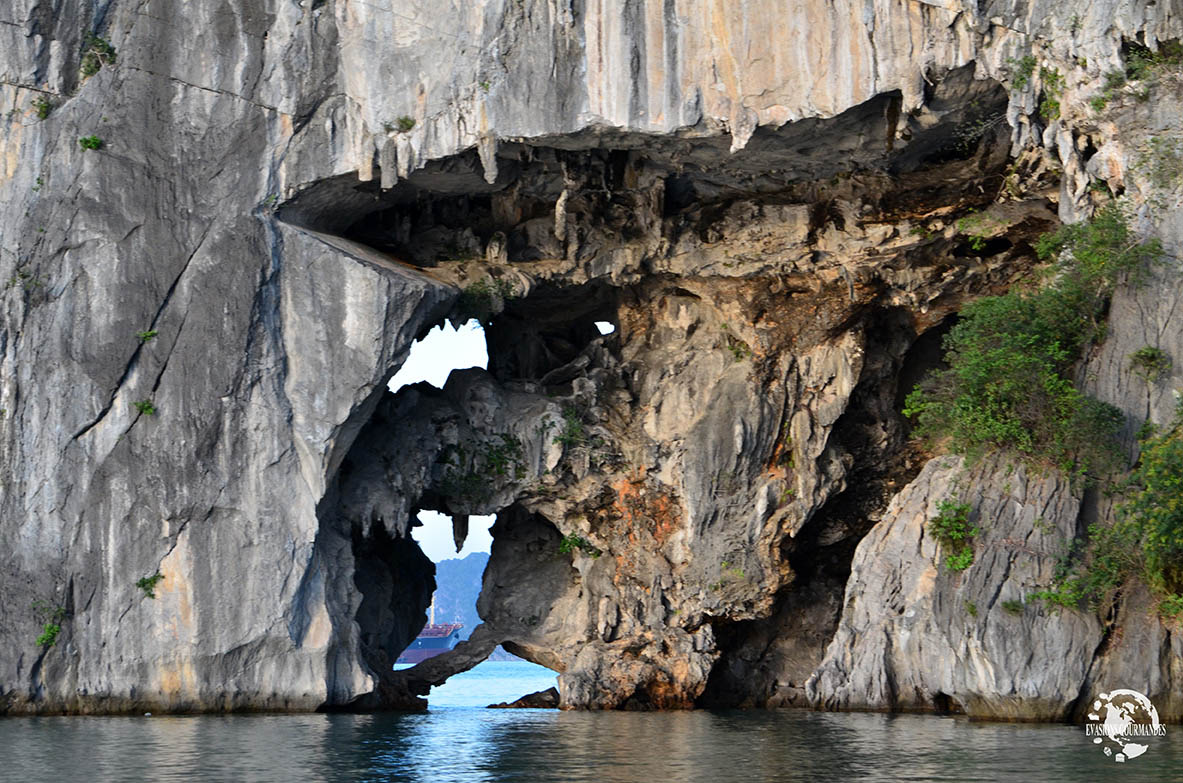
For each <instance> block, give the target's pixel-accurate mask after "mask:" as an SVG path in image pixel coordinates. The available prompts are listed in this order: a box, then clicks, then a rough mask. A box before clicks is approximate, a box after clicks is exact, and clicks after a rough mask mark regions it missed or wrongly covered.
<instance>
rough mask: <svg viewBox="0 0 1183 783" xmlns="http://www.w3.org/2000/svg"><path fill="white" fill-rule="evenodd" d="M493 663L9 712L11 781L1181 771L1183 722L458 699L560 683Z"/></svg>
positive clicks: (500, 696) (1143, 774)
mask: <svg viewBox="0 0 1183 783" xmlns="http://www.w3.org/2000/svg"><path fill="white" fill-rule="evenodd" d="M537 668H538V667H533V665H532V664H526V663H485V664H481V666H479V667H477V669H474V670H473V671H472V672H469V673H468V674H466V675H458V676H457V677H455V678H453V679H452V680H451V681H449V682H448V684H447V685H445V686H444V687H443V688H439V689H436V691H434V692H433V694H432V708H431V709H430V710H429V711H428V712H427V713H425V714H393V715H233V716H191V717H190V716H185V717H152V718H142V717H140V718H8V719H0V780H4V781H10V780H11V781H40V780H47V781H55V782H56V781H107V780H112V781H125V780H126V781H182V780H183V781H198V780H200V781H206V780H209V781H285V783H287V782H289V781H304V780H311V781H318V780H325V781H338V780H339V781H425V782H430V783H448V782H450V781H464V782H465V783H480V782H481V781H588V782H590V781H597V782H602V783H666V781H669V782H670V783H681V782H682V781H686V782H687V783H689V782H691V781H693V782H694V783H698V782H699V781H703V783H714V781H732V780H734V781H745V782H749V781H750V782H758V781H798V780H800V781H813V780H820V781H838V780H865V781H894V780H905V781H934V780H940V781H996V780H1006V781H1012V782H1013V783H1026V782H1027V781H1032V782H1034V781H1073V782H1075V781H1090V782H1092V783H1097V782H1098V781H1110V780H1131V781H1132V780H1137V781H1177V780H1181V779H1183V727H1178V726H1172V727H1169V728H1168V735H1167V737H1166V738H1165V739H1162V740H1158V741H1157V742H1156V743H1155V744H1154V746H1153V747H1152V748H1151V749H1150V751H1149V752H1148V753H1147V754H1146V755H1145V756H1142V757H1141V758H1138V759H1134V760H1133V761H1130V762H1128V763H1126V764H1124V765H1118V764H1115V763H1114V762H1113V761H1110V760H1109V759H1107V758H1106V757H1105V756H1104V755H1102V754H1101V752H1100V751H1098V750H1096V749H1095V748H1094V747H1093V746H1092V745H1091V744H1090V742H1089V740H1088V739H1086V738H1085V736H1084V730H1083V729H1081V728H1080V727H1075V726H1037V725H1016V724H989V723H970V722H968V721H965V720H963V719H954V718H940V717H922V716H906V715H897V716H888V715H857V714H850V715H842V714H831V713H815V712H803V711H779V712H764V711H736V712H689V713H574V712H559V711H557V710H486V709H484V708H483V706H465V705H474V704H480V705H484V704H487V703H488V702H490V701H505V700H511V699H514V698H516V697H518V696H520V695H522V694H523V693H526V692H528V691H531V690H539V689H541V688H546V687H549V686H550V685H552V684H553V681H554V677H553V674H551V673H550V672H546V670H541V671H538V670H537Z"/></svg>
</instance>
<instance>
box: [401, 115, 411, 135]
mask: <svg viewBox="0 0 1183 783" xmlns="http://www.w3.org/2000/svg"><path fill="white" fill-rule="evenodd" d="M414 127H415V118H414V117H408V116H407V115H405V114H404V115H403V116H402V117H399V118H398V129H399V130H400V131H402V132H403V133H406V132H407V131H409V130H410V129H411V128H414Z"/></svg>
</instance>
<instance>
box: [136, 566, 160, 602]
mask: <svg viewBox="0 0 1183 783" xmlns="http://www.w3.org/2000/svg"><path fill="white" fill-rule="evenodd" d="M162 579H164V574H162V573H160V572H159V571H157V572H156V573H154V574H152V576H145V577H144V578H142V579H137V580H136V587H138V588H140V589H141V590H143V591H144V597H145V598H155V597H156V585H158V584H160V581H161V580H162Z"/></svg>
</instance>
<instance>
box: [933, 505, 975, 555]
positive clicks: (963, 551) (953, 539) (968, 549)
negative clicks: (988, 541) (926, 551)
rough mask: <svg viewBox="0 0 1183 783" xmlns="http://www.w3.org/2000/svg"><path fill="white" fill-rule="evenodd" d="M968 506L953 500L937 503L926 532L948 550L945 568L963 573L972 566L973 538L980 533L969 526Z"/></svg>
mask: <svg viewBox="0 0 1183 783" xmlns="http://www.w3.org/2000/svg"><path fill="white" fill-rule="evenodd" d="M970 510H971V509H970V505H969V504H968V503H958V502H956V501H953V500H942V501H940V502H939V503H937V515H936V516H935V517H933V518H932V519H930V520H928V532H929V533H931V534H932V536H933V537H934V538H935V539H936V540H937V541H939V542H940V544H941V548H942V549H946V550H948V553H947V554H946V555H945V566H946V567H947V568H948V569H949V570H950V571H964V570H965V569H967V568H969V567H970V566H971V565H973V562H974V550H973V537H974V536H976V535H977V534H978V533H979V532H980V531H979V530H978V529H977V528H976V527H973V526H971V525H970V524H969V514H970Z"/></svg>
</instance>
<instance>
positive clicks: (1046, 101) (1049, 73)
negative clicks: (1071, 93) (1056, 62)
mask: <svg viewBox="0 0 1183 783" xmlns="http://www.w3.org/2000/svg"><path fill="white" fill-rule="evenodd" d="M1039 80H1040V81H1041V82H1042V83H1043V100H1042V101H1040V104H1039V115H1040V116H1041V117H1043V118H1044V119H1045V120H1047V121H1048V122H1052V121H1053V120H1058V119H1059V118H1060V96H1061V95H1063V93H1064V77H1063V76H1061V75H1060V72H1059V71H1058V70H1056V69H1055V68H1040V69H1039Z"/></svg>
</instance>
